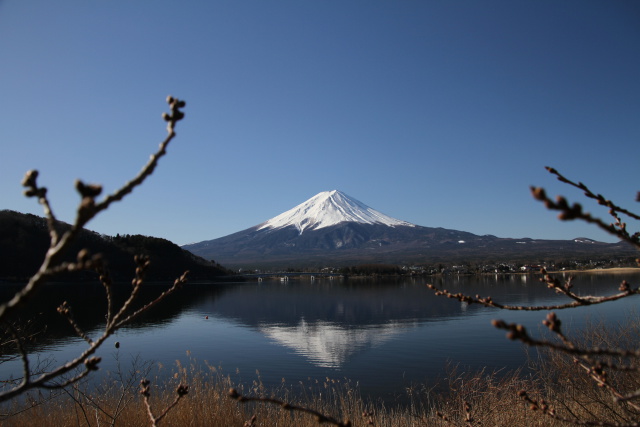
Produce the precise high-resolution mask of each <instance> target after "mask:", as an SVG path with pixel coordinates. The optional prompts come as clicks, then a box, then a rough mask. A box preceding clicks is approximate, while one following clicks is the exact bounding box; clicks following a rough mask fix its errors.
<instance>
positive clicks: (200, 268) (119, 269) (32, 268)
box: [0, 210, 230, 281]
mask: <svg viewBox="0 0 640 427" xmlns="http://www.w3.org/2000/svg"><path fill="white" fill-rule="evenodd" d="M58 227H59V229H60V230H61V231H62V230H65V229H68V228H69V227H70V226H69V225H68V224H66V223H59V224H58ZM49 242H50V238H49V230H48V228H47V222H46V220H45V218H42V217H39V216H36V215H31V214H23V213H19V212H14V211H10V210H0V279H2V280H19V281H21V280H27V279H28V278H29V277H30V276H32V275H33V274H34V273H35V272H36V271H37V270H38V268H39V267H40V264H41V263H42V260H43V258H44V255H45V253H46V251H47V249H48V247H49ZM81 249H88V250H89V251H90V252H91V253H92V254H96V253H100V254H102V255H103V257H104V259H105V260H106V264H107V268H108V269H109V272H110V274H111V276H112V277H113V279H114V280H124V281H129V280H130V279H132V278H133V277H134V272H135V262H134V260H133V258H134V255H137V254H144V255H148V256H149V258H150V260H151V265H150V267H149V270H148V272H147V275H146V277H147V279H148V280H152V281H153V280H171V281H173V280H174V279H175V278H177V277H178V276H180V275H181V274H182V273H183V272H184V271H185V270H189V272H190V273H189V279H190V280H194V279H195V280H214V279H221V278H222V276H225V275H227V274H229V273H230V272H229V271H228V270H226V269H225V268H224V267H222V266H220V265H219V264H214V263H213V262H211V261H207V260H205V259H204V258H201V257H198V256H196V255H193V254H192V253H190V252H188V251H186V250H184V249H181V248H180V247H179V246H178V245H176V244H174V243H172V242H170V241H168V240H166V239H161V238H157V237H148V236H141V235H124V236H120V235H118V236H115V237H113V236H105V235H101V234H98V233H95V232H93V231H89V230H82V231H81V232H80V233H79V235H78V238H77V239H76V241H75V242H74V244H73V245H72V247H71V249H70V251H69V253H68V254H67V255H66V258H67V260H68V261H73V260H75V259H76V256H77V253H78V252H79V251H80V250H81ZM96 277H97V276H96V274H95V273H94V272H79V273H74V274H73V275H69V276H65V277H60V279H61V280H75V279H78V280H82V279H90V278H96Z"/></svg>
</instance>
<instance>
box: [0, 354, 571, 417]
mask: <svg viewBox="0 0 640 427" xmlns="http://www.w3.org/2000/svg"><path fill="white" fill-rule="evenodd" d="M196 366H199V367H196ZM182 383H188V384H189V394H188V395H187V396H186V397H185V398H184V399H182V400H181V401H180V402H179V403H178V405H177V406H176V407H174V408H173V409H172V410H171V411H169V413H168V414H167V415H166V417H165V418H164V419H163V420H162V422H161V423H160V424H161V425H169V426H174V425H179V426H285V427H287V426H289V427H294V426H296V427H298V426H299V427H305V426H317V425H318V422H317V419H316V418H315V417H313V416H311V415H309V414H306V413H301V412H298V411H293V410H287V409H283V408H282V407H281V406H279V405H274V404H268V403H263V402H247V403H240V402H238V401H236V400H234V399H231V398H230V397H229V390H230V389H231V388H235V389H237V390H238V392H239V393H241V394H242V395H245V396H253V397H270V398H275V399H279V400H281V401H283V402H287V403H289V404H291V405H298V406H303V407H305V408H310V409H313V410H314V411H317V412H319V413H322V414H325V415H326V416H328V417H332V418H335V419H336V420H341V421H342V420H344V421H347V420H348V421H350V423H351V425H353V426H369V425H374V426H388V427H395V426H450V425H485V426H486V425H496V426H499V425H511V426H518V425H531V426H536V425H539V426H543V425H552V424H549V420H548V419H546V418H545V417H544V416H542V415H541V414H539V413H535V412H532V411H529V410H528V409H527V405H526V404H525V403H524V402H523V401H522V399H520V398H519V397H518V396H517V392H518V390H520V389H521V388H527V389H529V390H531V389H532V388H537V387H539V385H540V383H539V381H537V380H536V381H534V380H532V379H531V378H522V376H521V375H520V372H514V373H510V374H507V375H501V373H487V372H484V371H482V372H473V373H467V372H461V371H460V370H459V369H457V368H453V369H451V371H450V372H449V374H448V375H447V380H446V381H444V382H443V383H442V384H441V386H442V387H441V388H443V389H444V390H447V389H448V390H449V391H448V392H447V391H445V392H442V393H436V392H434V388H431V389H427V388H426V387H423V388H421V389H420V390H421V391H418V390H417V389H415V390H413V391H410V392H409V396H408V397H409V401H410V403H409V404H407V405H403V406H398V407H388V406H385V405H384V404H382V403H379V404H374V403H371V402H367V401H366V400H363V399H362V398H361V396H360V394H359V391H358V389H357V388H356V387H355V386H354V385H353V384H352V383H351V382H349V381H345V380H331V379H326V380H325V381H324V382H319V383H310V384H302V383H301V384H299V385H298V386H297V387H290V386H285V385H284V383H283V385H282V386H281V387H279V388H277V389H275V390H266V389H265V387H264V385H263V384H262V383H260V382H259V380H257V381H255V382H254V383H252V384H251V385H239V384H233V383H232V381H231V380H230V379H229V377H228V376H225V375H224V374H223V373H221V371H220V370H219V369H218V368H215V367H211V366H206V365H205V367H204V368H203V367H202V365H199V364H197V363H196V362H195V361H194V362H193V363H192V364H191V365H190V366H189V367H188V368H186V367H183V366H177V367H176V368H175V372H174V375H173V376H172V377H171V378H170V379H168V380H164V381H161V380H159V379H158V378H156V379H155V380H153V381H151V384H150V402H151V405H152V410H153V412H154V414H158V413H159V412H161V411H162V410H163V409H164V408H165V407H167V406H168V405H169V404H171V402H172V401H173V400H174V399H175V394H174V390H176V387H177V386H178V385H179V384H182ZM113 384H115V385H116V386H115V387H114V386H113ZM113 384H111V385H110V384H103V385H102V386H101V387H99V388H98V389H95V388H94V389H93V391H92V393H87V396H89V395H90V396H91V399H92V400H91V401H89V400H88V398H83V397H82V396H81V395H80V393H78V390H76V391H75V392H74V390H73V389H72V390H71V393H69V394H66V395H62V396H60V397H58V398H56V399H54V400H52V401H50V402H48V403H44V404H41V405H39V406H36V407H34V408H31V409H29V410H27V411H26V412H22V413H20V414H18V415H15V416H12V417H10V418H6V419H4V420H3V421H2V425H6V426H31V425H38V426H52V427H53V426H55V427H58V426H86V425H91V426H102V425H123V426H148V425H150V421H149V417H148V416H147V413H146V407H145V404H144V402H143V398H142V396H141V395H140V394H139V391H138V390H139V388H138V386H137V382H136V385H135V387H130V388H128V389H127V390H124V392H123V389H124V387H121V384H122V381H121V379H120V378H116V379H114V381H113ZM105 390H106V392H105ZM101 392H105V394H101ZM123 401H126V402H127V403H126V405H122V402H123ZM465 402H468V403H469V405H470V410H469V411H468V412H469V413H470V414H471V415H472V418H473V423H472V424H468V423H467V422H466V417H467V412H465ZM119 405H120V406H119ZM117 411H121V412H119V413H118V412H117ZM436 411H439V412H441V413H443V414H446V416H447V417H448V419H449V420H448V421H445V420H444V419H442V418H441V417H440V416H438V415H437V414H436ZM116 413H117V416H116V417H115V419H114V414H116ZM556 425H560V424H556Z"/></svg>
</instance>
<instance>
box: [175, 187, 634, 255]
mask: <svg viewBox="0 0 640 427" xmlns="http://www.w3.org/2000/svg"><path fill="white" fill-rule="evenodd" d="M183 248H184V249H187V250H188V251H190V252H192V253H194V254H196V255H199V256H201V257H204V258H207V259H214V260H215V261H216V262H218V263H220V264H222V265H224V266H226V267H229V268H239V267H240V268H286V267H294V268H301V267H312V266H315V267H321V266H327V265H331V266H339V265H355V264H361V263H392V264H404V263H434V262H443V261H449V262H451V261H456V260H467V261H468V260H480V259H490V258H491V259H498V258H500V257H505V256H508V257H509V259H510V260H513V259H517V258H521V259H528V260H529V261H531V259H530V258H531V257H533V256H542V255H544V256H553V255H554V254H564V255H565V256H566V255H567V253H568V252H569V253H571V254H574V255H579V254H595V253H599V254H601V255H603V254H607V253H609V252H612V251H613V252H616V253H617V252H622V253H626V252H629V253H635V252H633V250H632V249H631V248H630V247H629V248H628V247H627V246H626V245H624V244H619V243H617V244H609V243H601V242H596V241H593V240H590V239H585V238H579V239H574V240H534V239H529V238H523V239H508V238H499V237H496V236H492V235H484V236H479V235H476V234H472V233H468V232H464V231H458V230H451V229H444V228H433V227H423V226H419V225H416V224H412V223H409V222H406V221H402V220H399V219H396V218H393V217H390V216H388V215H385V214H383V213H381V212H379V211H377V210H375V209H373V208H371V207H369V206H367V205H366V204H364V203H362V202H360V201H358V200H356V199H354V198H352V197H350V196H348V195H346V194H345V193H343V192H341V191H338V190H333V191H324V192H321V193H319V194H317V195H315V196H313V197H312V198H310V199H309V200H307V201H306V202H304V203H301V204H299V205H298V206H296V207H294V208H293V209H290V210H288V211H286V212H283V213H282V214H280V215H278V216H275V217H273V218H271V219H269V220H267V221H265V222H263V223H262V224H258V225H256V226H254V227H251V228H248V229H246V230H243V231H239V232H237V233H233V234H230V235H228V236H225V237H220V238H218V239H213V240H206V241H202V242H199V243H192V244H188V245H184V246H183Z"/></svg>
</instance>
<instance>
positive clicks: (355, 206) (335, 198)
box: [258, 190, 415, 234]
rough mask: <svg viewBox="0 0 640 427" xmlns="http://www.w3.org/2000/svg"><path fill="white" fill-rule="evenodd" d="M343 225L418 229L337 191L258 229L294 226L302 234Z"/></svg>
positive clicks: (305, 204) (308, 202) (328, 192)
mask: <svg viewBox="0 0 640 427" xmlns="http://www.w3.org/2000/svg"><path fill="white" fill-rule="evenodd" d="M341 222H358V223H361V224H383V225H388V226H390V227H395V226H398V225H401V226H408V227H415V225H414V224H411V223H409V222H406V221H400V220H399V219H395V218H391V217H390V216H387V215H384V214H382V213H380V212H378V211H376V210H375V209H372V208H370V207H369V206H367V205H365V204H364V203H362V202H359V201H358V200H356V199H354V198H352V197H349V196H347V195H346V194H344V193H342V192H341V191H338V190H333V191H323V192H322V193H318V194H316V195H315V196H313V197H312V198H310V199H309V200H307V201H306V202H304V203H301V204H299V205H298V206H296V207H295V208H293V209H290V210H288V211H286V212H284V213H282V214H280V215H278V216H276V217H274V218H271V219H270V220H268V221H266V222H264V223H262V224H260V226H259V227H258V230H262V229H265V228H284V227H288V226H291V225H293V226H295V227H296V228H297V229H298V231H299V232H300V234H302V233H303V232H304V231H305V230H317V229H320V228H324V227H330V226H332V225H336V224H339V223H341Z"/></svg>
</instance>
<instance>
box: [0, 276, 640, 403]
mask: <svg viewBox="0 0 640 427" xmlns="http://www.w3.org/2000/svg"><path fill="white" fill-rule="evenodd" d="M538 277H539V275H508V276H493V275H491V276H474V277H467V276H445V277H419V278H415V279H394V278H384V279H376V280H373V279H340V278H335V279H333V280H330V279H328V278H325V279H316V280H314V281H311V280H310V279H309V278H302V279H299V280H296V279H291V280H289V281H287V282H281V281H263V282H247V283H234V284H204V283H200V284H195V283H194V284H187V285H186V286H185V287H184V288H183V289H181V290H180V291H179V293H178V294H176V295H175V296H173V297H171V299H170V300H169V301H167V302H165V303H164V304H163V305H162V306H160V307H158V308H156V309H154V310H153V311H152V312H150V313H148V314H147V315H145V316H144V318H142V319H140V320H138V321H136V322H135V323H133V324H131V325H130V326H127V327H126V328H124V329H121V330H120V331H118V332H117V334H116V335H115V336H113V337H112V338H110V340H109V341H107V343H106V345H105V346H104V347H103V348H102V349H101V351H100V352H99V353H98V355H99V356H101V357H102V358H103V361H102V362H101V365H100V366H101V372H104V371H105V370H110V369H111V370H113V369H115V363H116V362H115V360H116V357H115V356H116V355H117V358H118V359H119V360H120V361H121V362H123V363H127V361H128V360H131V359H133V358H134V357H136V356H138V357H139V358H140V359H141V360H149V361H154V362H158V363H161V364H162V365H163V366H164V367H165V368H164V370H165V371H167V372H168V371H169V370H170V369H171V368H172V367H174V366H175V363H176V361H180V363H182V364H183V365H188V364H190V363H192V362H194V361H196V363H202V362H204V361H207V362H208V363H209V364H210V365H213V366H216V367H221V368H222V370H223V372H224V373H225V374H229V375H230V376H231V378H232V379H233V380H234V381H238V382H241V383H244V384H251V383H252V382H253V381H254V380H256V379H257V378H258V375H259V378H260V380H261V381H262V382H263V383H264V384H265V385H266V386H267V387H278V386H280V385H282V384H283V383H284V384H285V385H294V386H295V385H297V384H299V383H300V382H301V381H302V382H309V381H310V382H314V381H315V380H316V379H318V380H324V379H325V378H327V377H328V378H330V379H340V380H344V379H345V378H346V379H349V380H351V383H352V384H357V385H358V387H359V389H360V391H361V393H362V394H363V395H364V396H370V397H372V398H381V399H384V400H386V401H391V400H393V399H394V398H395V397H394V396H400V395H403V394H404V393H405V390H406V388H407V387H410V386H412V385H415V384H424V383H428V384H432V383H434V382H435V381H436V380H437V379H438V378H442V377H444V375H445V374H446V367H447V365H448V364H459V365H460V366H462V367H464V368H465V369H473V370H475V369H480V368H483V367H487V368H488V369H490V370H494V369H501V368H503V367H508V368H516V367H519V366H522V365H523V364H525V362H526V354H525V352H524V349H523V346H522V345H521V344H519V343H517V342H512V341H509V340H507V339H506V338H505V333H504V331H500V330H497V329H495V328H493V327H492V326H491V320H492V319H498V318H499V319H503V320H505V321H508V322H518V323H522V324H523V325H525V326H526V327H528V329H530V330H531V332H532V334H534V335H539V334H540V333H543V329H544V328H543V327H542V326H541V321H542V320H543V319H544V317H545V315H546V312H544V311H543V312H507V311H499V310H496V309H490V308H484V307H481V306H479V305H476V304H472V305H467V304H463V303H460V302H458V301H456V300H451V299H448V298H444V297H437V296H435V295H434V294H433V291H431V290H429V289H428V288H427V286H426V284H427V283H433V284H434V285H436V286H438V287H440V288H446V289H448V290H449V291H452V292H464V293H468V294H471V295H476V294H479V295H480V296H489V295H490V296H492V298H493V299H494V300H495V301H498V302H502V303H505V304H511V305H539V304H551V303H558V302H564V301H565V300H566V298H563V297H562V296H560V295H556V294H554V293H553V292H552V291H551V290H549V289H547V287H546V285H545V284H544V283H541V282H539V281H538ZM622 279H626V280H627V281H629V282H630V283H631V284H632V286H638V284H639V282H640V280H638V279H640V274H638V273H634V274H627V275H611V274H603V273H598V274H579V275H577V277H576V280H575V281H574V283H575V290H576V291H577V292H578V293H581V294H583V295H586V294H612V293H616V292H617V289H618V286H619V284H620V282H621V281H622ZM119 287H120V288H125V289H126V288H127V285H120V286H119ZM164 287H166V286H160V285H155V284H153V285H148V286H147V287H146V290H145V292H143V295H142V298H150V297H151V296H152V294H154V293H158V292H159V291H161V290H162V289H163V288H164ZM0 288H1V289H0V291H2V293H3V295H1V296H2V297H3V298H5V299H6V297H7V295H8V293H9V291H10V289H11V288H12V287H11V286H9V285H2V287H0ZM122 293H123V292H119V293H118V294H119V295H118V299H119V300H122V298H123V295H120V294H122ZM63 300H67V301H69V303H70V305H71V306H72V309H73V312H74V316H75V318H76V319H77V320H78V322H79V323H80V324H81V326H82V327H83V328H84V329H85V330H87V331H89V335H90V336H95V335H96V334H97V333H98V332H97V331H99V329H100V327H101V324H102V323H103V322H104V314H105V308H106V303H105V298H104V292H102V289H101V286H100V285H99V284H51V285H48V286H47V288H46V290H45V291H44V292H43V293H42V294H41V295H40V296H39V298H38V299H37V300H36V301H34V302H33V304H32V306H31V307H30V311H29V313H28V314H25V319H26V318H30V319H34V325H33V327H32V329H33V330H35V331H38V330H41V329H42V328H43V327H44V325H46V327H47V329H46V331H47V333H46V334H43V337H42V339H41V340H39V341H38V342H36V343H35V344H33V346H32V350H33V351H35V353H34V355H33V356H32V358H33V360H36V359H37V358H45V357H50V358H55V359H56V360H57V361H58V362H63V361H66V360H68V358H69V357H71V355H73V354H74V353H75V354H77V353H78V352H79V350H80V349H82V348H84V347H85V346H86V344H85V343H84V342H83V341H82V340H81V339H79V338H77V337H75V336H74V335H73V332H72V330H71V328H70V326H69V325H68V324H66V323H65V321H64V320H63V319H61V318H60V316H59V315H57V314H56V313H55V307H56V306H57V305H59V304H60V303H61V302H62V301H63ZM566 302H568V301H566ZM637 304H638V299H637V296H634V297H631V298H627V299H624V300H621V301H617V302H614V303H607V304H604V305H600V306H593V307H588V308H580V309H572V310H563V311H558V312H557V314H558V316H559V317H560V319H561V320H562V321H563V327H566V328H571V329H579V328H581V327H583V326H584V324H585V319H592V320H597V319H599V318H605V319H606V321H607V322H610V323H615V322H620V321H622V320H624V319H625V318H626V317H628V316H630V315H631V314H632V313H634V310H635V308H636V306H637ZM116 341H117V342H119V343H120V348H119V349H116V348H115V345H114V344H115V342H116ZM20 372H21V365H20V363H19V361H14V362H5V363H2V364H0V378H6V377H9V376H11V375H13V376H17V375H19V374H20Z"/></svg>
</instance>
